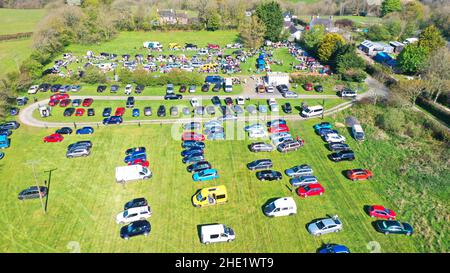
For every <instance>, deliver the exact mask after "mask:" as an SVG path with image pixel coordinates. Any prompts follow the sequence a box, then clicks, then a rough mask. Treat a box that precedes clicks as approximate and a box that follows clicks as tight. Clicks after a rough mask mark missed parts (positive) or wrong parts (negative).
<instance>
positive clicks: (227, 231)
mask: <svg viewBox="0 0 450 273" xmlns="http://www.w3.org/2000/svg"><path fill="white" fill-rule="evenodd" d="M200 236H201V241H202V243H204V244H210V243H220V242H231V241H234V239H235V235H234V231H233V230H232V229H231V228H230V227H227V226H225V225H222V224H214V225H204V226H202V227H201V229H200Z"/></svg>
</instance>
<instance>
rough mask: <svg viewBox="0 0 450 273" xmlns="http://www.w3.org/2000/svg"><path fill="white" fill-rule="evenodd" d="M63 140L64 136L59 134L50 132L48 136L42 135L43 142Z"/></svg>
mask: <svg viewBox="0 0 450 273" xmlns="http://www.w3.org/2000/svg"><path fill="white" fill-rule="evenodd" d="M63 140H64V137H63V136H62V135H60V134H51V135H49V136H46V137H44V142H45V143H49V142H61V141H63Z"/></svg>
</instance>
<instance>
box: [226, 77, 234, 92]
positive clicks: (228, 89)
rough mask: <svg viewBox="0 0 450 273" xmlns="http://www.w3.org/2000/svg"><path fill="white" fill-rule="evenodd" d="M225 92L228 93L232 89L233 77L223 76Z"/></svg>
mask: <svg viewBox="0 0 450 273" xmlns="http://www.w3.org/2000/svg"><path fill="white" fill-rule="evenodd" d="M224 88H225V92H227V93H229V92H232V91H233V79H232V78H225V87H224Z"/></svg>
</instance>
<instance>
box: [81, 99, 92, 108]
mask: <svg viewBox="0 0 450 273" xmlns="http://www.w3.org/2000/svg"><path fill="white" fill-rule="evenodd" d="M93 102H94V100H93V99H91V98H87V99H84V100H83V106H84V107H89V106H91V104H92V103H93Z"/></svg>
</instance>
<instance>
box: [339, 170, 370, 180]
mask: <svg viewBox="0 0 450 273" xmlns="http://www.w3.org/2000/svg"><path fill="white" fill-rule="evenodd" d="M346 174H347V178H348V179H351V180H353V181H355V180H366V179H371V178H372V177H373V173H372V172H371V171H369V170H367V169H353V170H348V171H347V173H346Z"/></svg>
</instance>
